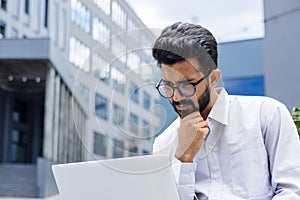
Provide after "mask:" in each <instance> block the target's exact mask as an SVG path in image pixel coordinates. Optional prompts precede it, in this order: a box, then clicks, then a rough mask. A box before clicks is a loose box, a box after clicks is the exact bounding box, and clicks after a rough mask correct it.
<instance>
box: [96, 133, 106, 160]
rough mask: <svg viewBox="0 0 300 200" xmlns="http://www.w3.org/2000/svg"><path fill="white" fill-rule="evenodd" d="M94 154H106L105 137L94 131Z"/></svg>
mask: <svg viewBox="0 0 300 200" xmlns="http://www.w3.org/2000/svg"><path fill="white" fill-rule="evenodd" d="M94 154H97V155H100V156H106V137H105V136H104V135H103V134H99V133H94Z"/></svg>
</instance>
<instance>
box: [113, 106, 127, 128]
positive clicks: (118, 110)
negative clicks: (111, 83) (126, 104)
mask: <svg viewBox="0 0 300 200" xmlns="http://www.w3.org/2000/svg"><path fill="white" fill-rule="evenodd" d="M113 121H114V124H116V125H117V126H124V108H122V107H121V106H119V105H117V104H114V105H113Z"/></svg>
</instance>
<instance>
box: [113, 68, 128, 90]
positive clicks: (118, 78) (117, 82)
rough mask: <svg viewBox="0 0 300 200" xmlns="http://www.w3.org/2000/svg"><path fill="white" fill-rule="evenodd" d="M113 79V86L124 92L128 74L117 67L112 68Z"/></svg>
mask: <svg viewBox="0 0 300 200" xmlns="http://www.w3.org/2000/svg"><path fill="white" fill-rule="evenodd" d="M111 79H112V81H113V88H114V89H115V90H116V91H118V92H120V93H122V94H124V92H125V84H126V76H125V74H124V73H123V72H121V71H120V70H118V69H117V68H115V67H112V68H111Z"/></svg>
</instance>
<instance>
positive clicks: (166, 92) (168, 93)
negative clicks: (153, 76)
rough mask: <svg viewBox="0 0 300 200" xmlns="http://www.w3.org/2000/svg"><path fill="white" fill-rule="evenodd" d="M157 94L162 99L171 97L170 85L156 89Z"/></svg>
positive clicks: (171, 89)
mask: <svg viewBox="0 0 300 200" xmlns="http://www.w3.org/2000/svg"><path fill="white" fill-rule="evenodd" d="M158 90H159V93H160V94H161V95H162V96H164V97H171V96H173V88H172V87H171V86H170V85H160V86H159V87H158Z"/></svg>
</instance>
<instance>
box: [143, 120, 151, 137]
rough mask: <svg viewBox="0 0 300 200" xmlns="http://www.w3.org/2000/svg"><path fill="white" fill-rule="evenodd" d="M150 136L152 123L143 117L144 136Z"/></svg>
mask: <svg viewBox="0 0 300 200" xmlns="http://www.w3.org/2000/svg"><path fill="white" fill-rule="evenodd" d="M149 136H150V124H149V122H148V121H147V120H145V119H143V137H146V138H147V137H149Z"/></svg>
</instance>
